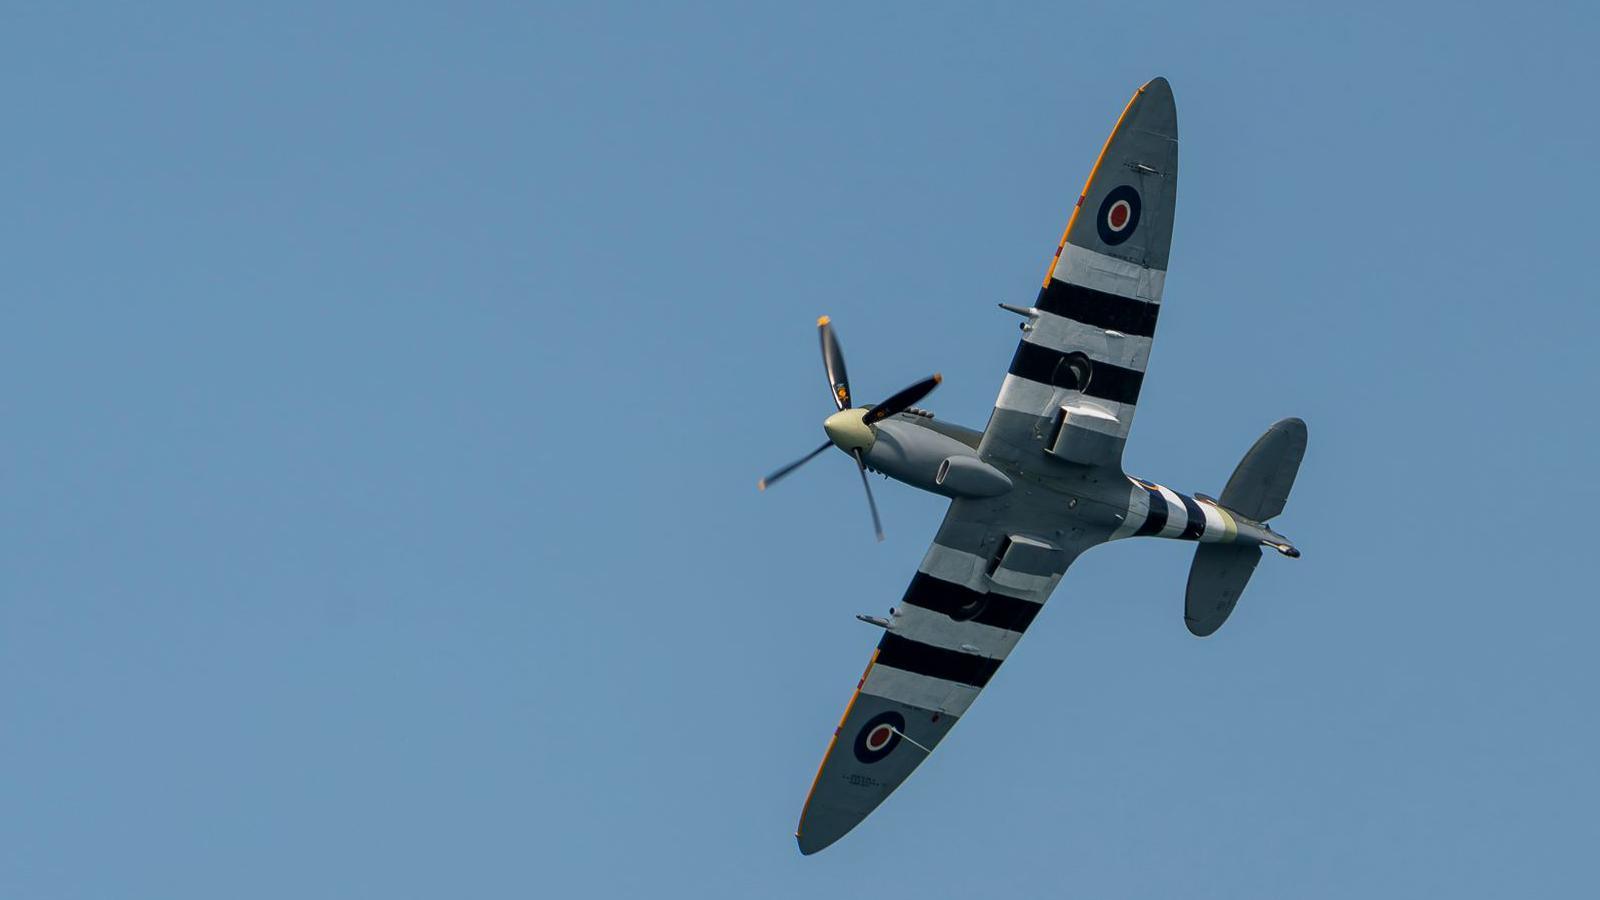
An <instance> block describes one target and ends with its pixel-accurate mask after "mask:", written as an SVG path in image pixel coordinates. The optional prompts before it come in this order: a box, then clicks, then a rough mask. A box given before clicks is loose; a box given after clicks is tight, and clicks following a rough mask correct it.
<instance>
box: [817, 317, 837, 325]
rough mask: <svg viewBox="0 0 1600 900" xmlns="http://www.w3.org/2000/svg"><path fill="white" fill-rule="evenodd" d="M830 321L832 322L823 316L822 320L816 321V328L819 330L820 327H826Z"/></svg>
mask: <svg viewBox="0 0 1600 900" xmlns="http://www.w3.org/2000/svg"><path fill="white" fill-rule="evenodd" d="M832 321H833V320H832V319H830V318H828V317H827V316H823V317H822V318H820V319H818V320H817V327H818V328H821V327H822V326H824V325H826V324H828V323H829V322H832Z"/></svg>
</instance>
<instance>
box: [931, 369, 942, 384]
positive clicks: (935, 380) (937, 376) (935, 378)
mask: <svg viewBox="0 0 1600 900" xmlns="http://www.w3.org/2000/svg"><path fill="white" fill-rule="evenodd" d="M943 381H944V376H943V375H940V374H939V373H938V372H935V373H933V383H934V384H940V383H942V382H943Z"/></svg>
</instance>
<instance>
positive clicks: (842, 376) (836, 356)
mask: <svg viewBox="0 0 1600 900" xmlns="http://www.w3.org/2000/svg"><path fill="white" fill-rule="evenodd" d="M817 336H818V338H819V339H820V340H821V342H822V370H823V374H825V375H826V376H827V378H828V392H829V393H830V394H832V395H833V404H834V406H836V407H837V408H838V411H837V412H835V413H834V414H833V415H831V416H829V417H828V418H826V419H824V420H823V422H822V430H823V431H825V432H827V434H828V441H827V443H825V444H823V445H822V446H820V447H818V448H817V449H815V450H813V451H811V452H810V453H807V454H806V455H805V456H802V457H800V458H799V459H797V460H795V461H794V462H792V463H790V464H788V465H787V466H784V467H783V468H781V469H779V470H777V471H776V472H773V473H772V474H771V475H768V476H767V477H765V478H763V479H761V481H760V482H759V483H758V484H757V485H756V486H757V487H759V488H760V489H761V490H763V491H764V490H766V489H767V487H768V486H769V485H773V484H776V483H777V482H778V481H779V480H780V479H782V478H784V477H785V476H787V475H788V474H789V473H790V472H793V471H794V470H795V469H798V468H800V467H801V466H803V465H805V464H806V463H808V462H810V461H811V460H813V459H815V458H817V457H818V456H819V455H821V454H822V451H824V450H826V449H828V448H829V447H838V448H839V449H840V450H843V451H844V452H846V453H848V454H850V455H851V456H852V457H854V458H855V461H856V469H857V470H858V471H859V472H860V473H861V487H862V488H863V489H864V490H866V492H867V507H868V508H869V509H870V510H872V529H873V531H874V532H876V534H877V535H878V540H880V541H881V540H883V523H882V521H880V520H879V518H878V503H877V501H876V500H874V499H873V497H872V485H871V484H870V483H868V481H867V459H866V454H867V451H868V450H870V449H871V448H872V443H873V441H874V440H875V439H876V437H877V433H876V431H875V430H874V429H873V427H872V426H873V425H874V424H875V423H877V422H882V421H883V420H884V419H887V418H889V417H890V416H892V415H894V414H895V413H899V412H904V411H905V410H907V409H909V408H910V407H911V406H912V405H913V404H915V403H916V402H917V401H918V400H921V399H922V398H923V397H926V396H928V394H929V393H930V392H931V391H932V390H933V389H934V388H936V387H938V386H939V382H940V381H941V380H943V379H942V376H940V375H937V374H935V375H933V376H932V377H930V378H924V379H922V380H921V381H919V382H917V383H916V384H913V385H911V386H910V387H908V388H906V389H905V390H902V391H900V392H899V393H896V394H893V395H891V396H890V397H889V398H888V399H887V400H884V401H883V402H882V403H879V404H877V405H876V406H873V407H871V408H870V409H869V408H867V407H853V406H851V404H850V376H849V375H847V374H846V373H845V368H844V351H843V350H841V349H839V338H838V337H837V336H836V335H835V334H834V333H833V323H832V322H831V321H830V320H829V319H828V317H827V316H823V317H822V318H820V319H818V320H817Z"/></svg>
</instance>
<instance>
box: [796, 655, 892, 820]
mask: <svg viewBox="0 0 1600 900" xmlns="http://www.w3.org/2000/svg"><path fill="white" fill-rule="evenodd" d="M877 664H878V651H877V650H876V649H874V650H873V651H872V658H871V659H869V660H867V667H866V669H864V670H863V671H862V672H861V680H860V681H858V682H856V692H855V693H854V694H851V695H850V702H849V703H846V704H845V705H844V715H842V716H840V717H839V725H838V727H836V728H834V729H833V737H831V738H829V739H828V751H827V752H826V753H824V754H822V762H821V764H819V765H818V766H817V774H816V777H815V778H812V779H811V790H809V791H806V802H805V803H804V804H803V805H802V806H801V807H800V823H801V824H802V825H803V824H805V821H806V811H807V810H809V809H810V808H811V796H812V795H813V794H815V793H816V792H817V785H818V784H820V783H821V782H822V770H823V769H826V768H827V767H828V757H830V756H832V755H833V745H834V744H837V743H839V732H841V731H843V730H844V723H845V722H848V721H850V710H852V709H855V706H856V698H857V697H859V696H861V689H862V688H863V687H865V686H866V684H867V676H868V675H870V674H872V667H873V666H875V665H877ZM794 836H795V837H797V838H798V837H799V836H800V829H799V828H795V830H794Z"/></svg>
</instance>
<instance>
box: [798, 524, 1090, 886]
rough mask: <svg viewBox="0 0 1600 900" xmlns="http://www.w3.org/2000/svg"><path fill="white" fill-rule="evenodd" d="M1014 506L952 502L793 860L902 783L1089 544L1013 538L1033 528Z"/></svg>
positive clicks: (821, 782)
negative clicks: (799, 852)
mask: <svg viewBox="0 0 1600 900" xmlns="http://www.w3.org/2000/svg"><path fill="white" fill-rule="evenodd" d="M1018 502H1019V501H1015V500H1012V499H1010V498H1007V497H1000V498H994V499H991V500H956V501H953V502H952V503H951V504H950V509H949V511H948V512H947V513H946V514H945V517H944V522H943V524H941V525H940V527H939V532H938V534H937V535H936V536H935V537H934V542H933V546H932V547H930V548H928V553H927V555H926V556H925V557H923V560H922V564H921V565H920V566H919V567H918V568H917V574H916V575H915V576H914V577H913V578H912V579H911V585H910V587H908V588H907V589H906V592H905V596H904V597H903V598H902V599H901V601H900V604H899V606H897V607H896V608H895V610H894V613H893V614H891V615H890V616H889V617H888V618H887V620H886V621H887V623H888V626H889V627H887V628H886V629H885V630H884V634H883V638H882V640H881V641H879V642H878V647H877V649H876V650H875V651H873V654H872V659H871V660H870V661H868V663H867V669H866V672H864V673H863V674H862V676H861V680H860V681H859V682H857V684H856V691H855V694H854V695H852V696H851V698H850V703H849V705H848V706H846V707H845V712H844V717H843V719H842V720H841V721H840V722H839V727H838V728H837V729H835V730H834V733H833V739H832V740H831V741H830V742H829V744H828V751H827V753H826V754H825V755H824V756H823V758H822V765H821V767H820V768H819V769H818V770H817V777H816V781H815V782H813V784H812V786H811V793H810V795H809V796H807V798H806V803H805V808H804V809H803V810H802V811H801V813H800V825H799V827H798V828H797V829H796V831H795V837H796V838H797V839H798V840H799V843H800V851H801V852H802V853H807V854H810V853H815V852H817V851H818V850H821V849H822V848H824V847H826V846H828V845H829V844H832V843H833V842H834V841H836V840H838V839H839V838H840V837H842V836H844V834H845V833H846V832H848V831H849V830H850V829H852V828H854V827H855V826H856V824H857V823H859V822H860V821H861V820H862V819H865V818H866V817H867V815H868V814H869V813H871V812H872V811H873V810H874V809H876V808H877V806H878V804H880V803H882V802H883V801H884V798H886V797H888V796H889V794H890V793H891V792H893V791H894V789H895V788H897V787H899V786H900V784H901V783H902V782H904V781H905V780H906V778H908V777H909V776H910V775H911V772H912V771H913V770H914V769H916V767H917V766H918V765H919V764H921V762H922V760H923V759H924V758H925V757H926V756H927V755H928V753H929V752H931V751H932V750H933V748H934V747H936V746H938V744H939V742H940V741H941V740H943V739H944V736H945V735H946V734H948V733H949V732H950V729H951V728H952V727H954V725H955V724H956V722H957V721H959V720H960V719H961V717H962V716H963V715H964V714H965V713H966V711H967V708H968V707H970V706H971V705H972V701H973V700H975V699H977V696H978V694H979V692H980V691H982V690H983V688H984V685H986V684H988V683H989V679H990V678H992V677H993V676H994V674H995V671H996V670H997V669H998V668H999V667H1000V663H1001V662H1003V661H1004V660H1005V658H1006V656H1007V655H1008V654H1010V652H1011V649H1012V648H1013V647H1015V646H1016V644H1017V641H1018V640H1019V639H1020V638H1021V637H1022V635H1023V633H1024V632H1025V631H1027V629H1028V626H1029V624H1031V623H1032V622H1033V620H1034V617H1035V616H1036V615H1038V613H1039V610H1040V609H1041V608H1042V607H1043V605H1044V602H1045V600H1046V599H1048V598H1049V596H1050V592H1051V590H1052V589H1054V588H1055V586H1056V582H1058V581H1059V580H1060V579H1061V575H1062V573H1063V572H1065V571H1066V569H1067V566H1068V565H1069V564H1070V563H1071V562H1072V560H1073V559H1075V558H1076V557H1077V555H1078V554H1079V553H1080V552H1082V551H1083V549H1085V547H1086V546H1088V543H1087V542H1081V543H1073V542H1074V541H1079V540H1080V539H1079V537H1078V534H1077V533H1076V532H1072V533H1070V534H1069V535H1068V537H1067V538H1066V540H1065V541H1063V540H1062V539H1061V538H1059V537H1054V541H1055V542H1054V543H1052V542H1051V540H1045V539H1040V538H1037V537H1028V536H1026V535H1024V534H1021V533H1017V532H1014V531H1013V530H1011V528H1008V527H1007V525H1008V524H1010V525H1012V526H1013V527H1022V526H1024V525H1027V526H1038V525H1039V524H1040V522H1041V519H1042V516H1038V515H1030V514H1029V512H1030V511H1029V510H1028V509H1026V503H1025V501H1023V502H1022V508H1019V506H1018V505H1017V504H1018ZM1040 512H1042V511H1040ZM1030 533H1046V534H1052V536H1053V532H1040V531H1038V530H1037V528H1035V529H1034V530H1032V531H1030Z"/></svg>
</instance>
